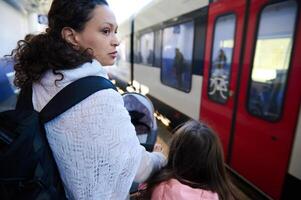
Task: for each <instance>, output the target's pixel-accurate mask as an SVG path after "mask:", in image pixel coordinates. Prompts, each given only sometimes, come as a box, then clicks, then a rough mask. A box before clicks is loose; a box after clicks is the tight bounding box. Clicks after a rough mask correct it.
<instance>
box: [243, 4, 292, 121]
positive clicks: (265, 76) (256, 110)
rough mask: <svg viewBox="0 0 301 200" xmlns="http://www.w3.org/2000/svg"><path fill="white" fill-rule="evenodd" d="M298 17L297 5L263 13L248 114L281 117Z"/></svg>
mask: <svg viewBox="0 0 301 200" xmlns="http://www.w3.org/2000/svg"><path fill="white" fill-rule="evenodd" d="M296 15H297V5H296V2H295V1H286V2H281V3H277V4H272V5H269V6H267V7H265V8H264V9H263V10H262V13H261V16H260V21H259V28H258V33H257V40H256V48H255V54H254V60H253V69H252V74H251V83H250V87H249V91H248V92H249V99H248V103H247V105H248V106H247V107H248V111H249V112H250V113H251V114H253V115H256V116H258V117H261V118H264V119H267V120H270V121H274V120H277V119H279V117H280V116H281V110H282V105H283V99H284V90H285V87H286V80H287V75H288V68H289V63H290V57H291V51H292V45H293V35H294V29H295V22H296Z"/></svg>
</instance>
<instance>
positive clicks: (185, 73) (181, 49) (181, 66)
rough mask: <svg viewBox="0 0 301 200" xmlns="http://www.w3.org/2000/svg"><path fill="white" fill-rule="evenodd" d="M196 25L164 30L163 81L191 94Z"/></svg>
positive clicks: (188, 24) (179, 25)
mask: <svg viewBox="0 0 301 200" xmlns="http://www.w3.org/2000/svg"><path fill="white" fill-rule="evenodd" d="M193 37H194V23H193V22H192V21H190V22H186V23H183V24H177V25H175V26H171V27H167V28H165V29H164V30H163V48H162V66H161V81H162V83H163V84H165V85H168V86H170V87H174V88H177V89H179V90H182V91H184V92H189V91H190V88H191V65H192V54H193V52H192V51H193V39H194V38H193Z"/></svg>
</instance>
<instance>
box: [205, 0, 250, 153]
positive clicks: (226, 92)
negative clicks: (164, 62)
mask: <svg viewBox="0 0 301 200" xmlns="http://www.w3.org/2000/svg"><path fill="white" fill-rule="evenodd" d="M245 5H246V3H245V0H236V1H231V4H229V3H228V2H227V1H217V2H215V3H212V4H210V6H209V13H208V27H207V36H206V37H207V39H206V40H207V41H206V51H205V68H204V79H203V88H202V91H203V92H202V100H201V113H200V119H201V120H203V121H206V122H207V123H208V124H209V125H210V126H211V127H212V128H214V130H216V131H217V132H218V133H219V136H220V138H221V141H222V144H223V148H224V153H225V157H227V152H228V146H229V142H230V132H231V125H232V115H233V110H234V98H233V97H234V95H235V87H236V81H237V77H238V76H237V72H238V69H239V59H240V56H241V45H242V37H243V29H244V17H245V9H246V8H245V7H246V6H245ZM217 111H218V112H217Z"/></svg>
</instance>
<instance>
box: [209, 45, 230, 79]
mask: <svg viewBox="0 0 301 200" xmlns="http://www.w3.org/2000/svg"><path fill="white" fill-rule="evenodd" d="M226 63H227V57H226V54H225V52H224V50H223V49H220V50H219V53H218V56H217V58H216V59H215V62H214V65H215V69H214V72H213V74H212V75H213V76H215V77H216V76H225V75H226V71H225V66H226Z"/></svg>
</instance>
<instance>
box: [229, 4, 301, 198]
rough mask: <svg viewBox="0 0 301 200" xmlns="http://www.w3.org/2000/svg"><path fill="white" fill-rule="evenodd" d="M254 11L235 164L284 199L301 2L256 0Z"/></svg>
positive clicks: (300, 47) (294, 115) (298, 70)
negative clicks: (283, 187) (283, 189)
mask: <svg viewBox="0 0 301 200" xmlns="http://www.w3.org/2000/svg"><path fill="white" fill-rule="evenodd" d="M268 2H270V3H268ZM249 13H250V14H249V19H248V28H247V31H246V34H247V35H246V38H247V40H246V43H245V55H244V60H243V61H244V62H243V65H242V69H243V70H242V73H241V75H240V76H241V81H240V82H239V85H240V93H239V94H238V95H239V96H238V106H237V115H236V121H235V128H234V140H233V146H232V147H233V152H232V155H231V162H230V166H231V167H232V168H233V169H234V170H236V171H237V172H238V173H239V174H241V175H242V176H244V177H246V178H247V179H248V180H249V181H251V183H253V184H254V185H256V186H257V187H258V188H259V189H261V190H262V191H264V192H265V193H267V194H268V195H269V196H271V197H272V198H275V199H280V198H281V192H282V186H283V183H284V178H285V175H286V172H287V169H288V164H289V158H290V153H291V149H292V142H293V139H294V134H295V128H296V124H297V120H298V112H299V107H300V100H301V89H300V85H301V79H300V76H301V60H300V59H297V55H298V53H297V52H301V38H300V33H301V32H300V28H301V26H300V25H301V24H300V22H301V20H300V17H299V20H298V19H297V16H300V15H298V2H297V1H295V0H292V1H282V2H279V1H278V2H276V1H275V2H274V3H273V2H271V1H266V0H265V1H263V0H252V1H251V4H250V12H249ZM297 23H299V25H298V26H297ZM297 27H298V28H299V30H296V29H297Z"/></svg>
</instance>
